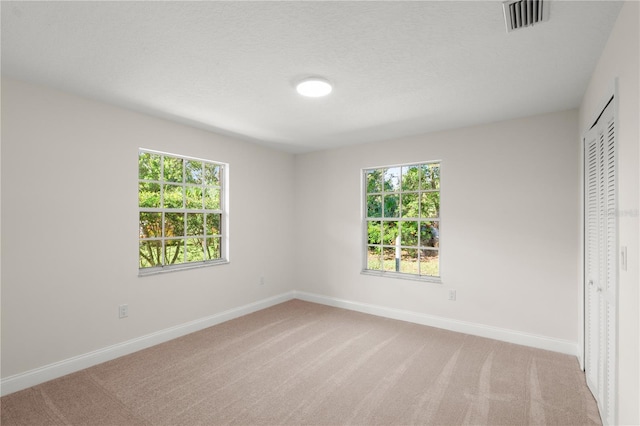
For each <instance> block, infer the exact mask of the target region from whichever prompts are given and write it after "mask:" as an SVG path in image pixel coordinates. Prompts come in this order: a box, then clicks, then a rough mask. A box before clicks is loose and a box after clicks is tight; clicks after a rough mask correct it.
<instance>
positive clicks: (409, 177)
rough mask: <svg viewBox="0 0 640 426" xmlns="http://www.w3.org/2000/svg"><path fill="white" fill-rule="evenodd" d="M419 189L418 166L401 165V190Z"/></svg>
mask: <svg viewBox="0 0 640 426" xmlns="http://www.w3.org/2000/svg"><path fill="white" fill-rule="evenodd" d="M418 189H420V168H419V167H418V166H404V167H402V190H403V191H417V190H418Z"/></svg>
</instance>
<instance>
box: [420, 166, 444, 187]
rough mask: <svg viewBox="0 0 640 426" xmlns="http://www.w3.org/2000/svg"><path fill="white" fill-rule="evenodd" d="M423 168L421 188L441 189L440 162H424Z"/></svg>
mask: <svg viewBox="0 0 640 426" xmlns="http://www.w3.org/2000/svg"><path fill="white" fill-rule="evenodd" d="M421 169H422V176H421V179H420V188H421V189H423V190H427V189H440V166H439V165H438V164H424V165H422V167H421Z"/></svg>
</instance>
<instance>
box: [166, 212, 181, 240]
mask: <svg viewBox="0 0 640 426" xmlns="http://www.w3.org/2000/svg"><path fill="white" fill-rule="evenodd" d="M183 235H184V213H165V214H164V236H165V237H181V236H183Z"/></svg>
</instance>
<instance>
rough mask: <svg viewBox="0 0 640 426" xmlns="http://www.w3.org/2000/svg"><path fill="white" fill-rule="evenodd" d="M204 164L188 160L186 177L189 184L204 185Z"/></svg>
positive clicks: (185, 170) (185, 171) (185, 167)
mask: <svg viewBox="0 0 640 426" xmlns="http://www.w3.org/2000/svg"><path fill="white" fill-rule="evenodd" d="M202 173H203V172H202V162H201V161H193V160H187V161H186V162H185V164H184V177H185V181H186V182H187V183H202Z"/></svg>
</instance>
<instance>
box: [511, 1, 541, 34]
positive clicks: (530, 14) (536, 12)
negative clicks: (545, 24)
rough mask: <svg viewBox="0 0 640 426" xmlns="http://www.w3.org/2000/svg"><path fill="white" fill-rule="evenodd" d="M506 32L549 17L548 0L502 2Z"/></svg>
mask: <svg viewBox="0 0 640 426" xmlns="http://www.w3.org/2000/svg"><path fill="white" fill-rule="evenodd" d="M502 9H503V10H504V21H505V24H506V25H507V32H511V31H514V30H517V29H520V28H524V27H528V26H530V25H533V24H536V23H538V22H542V21H547V20H548V19H549V1H548V0H544V1H543V0H517V1H507V2H504V3H502Z"/></svg>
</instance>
